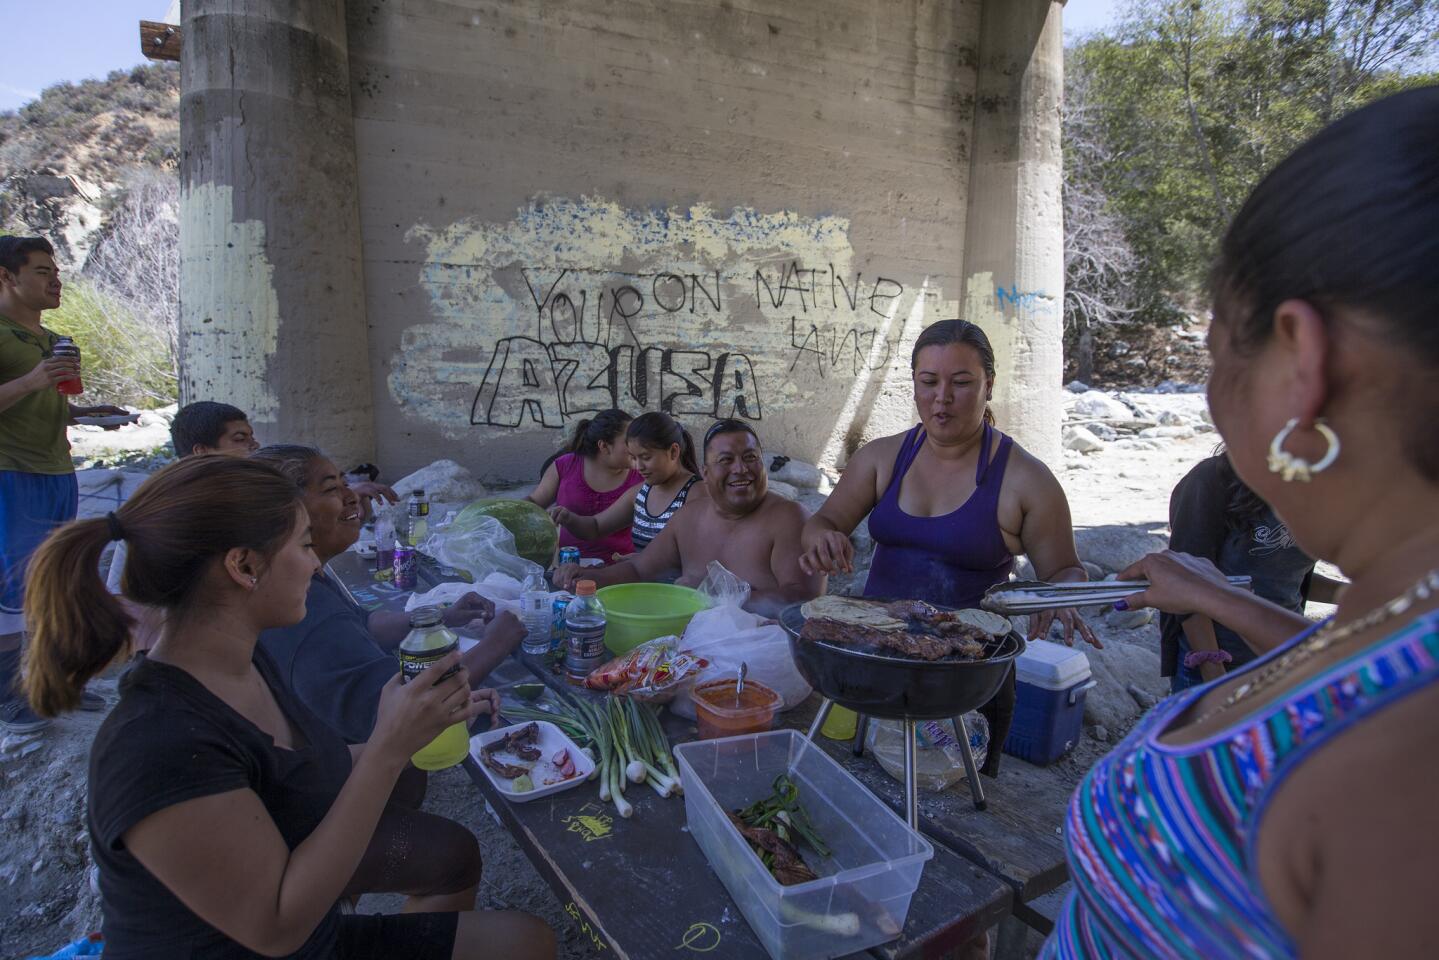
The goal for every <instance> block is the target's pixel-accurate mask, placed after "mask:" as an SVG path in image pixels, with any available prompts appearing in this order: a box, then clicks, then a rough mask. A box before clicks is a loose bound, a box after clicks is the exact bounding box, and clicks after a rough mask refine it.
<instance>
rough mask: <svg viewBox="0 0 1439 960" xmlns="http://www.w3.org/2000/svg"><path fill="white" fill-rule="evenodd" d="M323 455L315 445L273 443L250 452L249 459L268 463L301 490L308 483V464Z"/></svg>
mask: <svg viewBox="0 0 1439 960" xmlns="http://www.w3.org/2000/svg"><path fill="white" fill-rule="evenodd" d="M324 456H325V454H324V451H322V450H320V449H318V448H317V447H306V446H303V445H301V444H298V443H275V444H271V445H270V446H268V447H261V448H260V449H258V450H256V451H255V452H254V453H252V454H250V459H251V460H259V461H260V462H262V463H266V464H269V465H270V466H271V467H272V468H273V469H275V470H276V471H278V472H279V473H280V474H281V475H282V476H284V477H285V479H287V480H289V481H290V482H291V483H293V484H294V485H295V486H297V487H299V488H300V489H301V490H303V489H305V488H306V487H308V486H309V485H310V479H311V477H310V464H312V463H314V462H315V461H316V460H320V459H322V458H323V457H324Z"/></svg>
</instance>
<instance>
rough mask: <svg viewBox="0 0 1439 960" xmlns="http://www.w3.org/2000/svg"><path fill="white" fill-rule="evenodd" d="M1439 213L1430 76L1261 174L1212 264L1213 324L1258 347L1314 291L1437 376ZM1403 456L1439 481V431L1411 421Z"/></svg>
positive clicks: (1431, 406) (1438, 410)
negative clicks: (1284, 310)
mask: <svg viewBox="0 0 1439 960" xmlns="http://www.w3.org/2000/svg"><path fill="white" fill-rule="evenodd" d="M1436 223H1439V86H1428V87H1421V88H1419V89H1417V90H1409V91H1406V92H1404V93H1397V94H1394V95H1393V96H1390V97H1385V98H1384V99H1382V100H1378V101H1376V102H1374V103H1371V104H1369V105H1368V106H1366V107H1363V108H1361V109H1359V110H1356V111H1354V112H1353V113H1351V114H1349V115H1348V116H1346V117H1343V118H1342V119H1340V120H1337V121H1335V122H1334V123H1331V124H1330V125H1329V126H1327V127H1325V128H1324V129H1323V130H1321V131H1320V132H1319V133H1317V134H1315V135H1314V136H1313V137H1311V138H1310V139H1309V140H1307V141H1305V142H1304V143H1303V144H1302V145H1300V147H1299V148H1298V149H1297V150H1295V151H1294V152H1293V153H1291V154H1290V155H1289V156H1288V157H1287V158H1285V159H1284V161H1283V162H1281V163H1280V164H1279V165H1278V166H1277V167H1275V168H1274V169H1273V170H1272V171H1270V173H1269V175H1268V176H1266V177H1265V178H1264V179H1263V180H1261V181H1260V183H1259V186H1257V187H1255V188H1254V191H1253V192H1252V193H1251V194H1250V195H1249V199H1248V200H1246V201H1245V202H1244V206H1243V207H1242V208H1241V209H1240V211H1239V214H1238V215H1237V216H1236V217H1235V218H1234V222H1233V223H1231V224H1230V225H1229V229H1228V231H1226V232H1225V234H1224V240H1223V241H1222V243H1221V244H1220V251H1219V257H1218V259H1217V260H1216V262H1215V264H1214V269H1213V270H1212V271H1211V273H1210V278H1209V284H1210V293H1211V296H1212V297H1213V300H1214V321H1215V324H1216V325H1217V326H1222V327H1223V328H1224V330H1225V331H1226V332H1227V334H1228V336H1229V343H1230V344H1231V345H1232V347H1233V348H1234V349H1235V350H1236V351H1239V352H1240V353H1253V352H1254V351H1256V350H1258V349H1260V348H1261V347H1263V346H1264V344H1265V343H1267V342H1268V340H1269V338H1270V336H1271V335H1272V334H1273V330H1274V311H1275V309H1276V308H1277V307H1278V306H1279V305H1280V304H1281V303H1283V302H1284V301H1285V300H1289V299H1302V300H1306V301H1308V302H1309V303H1311V304H1313V305H1314V307H1315V308H1316V309H1317V310H1319V311H1320V312H1321V313H1324V314H1325V315H1326V317H1328V315H1329V311H1330V310H1332V309H1333V308H1335V307H1347V308H1350V309H1353V310H1359V311H1363V312H1365V313H1366V314H1369V315H1372V316H1373V317H1374V318H1375V319H1376V320H1377V321H1378V322H1379V323H1380V324H1382V325H1383V327H1384V329H1385V333H1386V336H1387V339H1388V340H1389V341H1390V342H1392V343H1395V344H1397V345H1400V346H1402V347H1403V348H1404V349H1405V350H1406V351H1407V352H1408V353H1409V354H1410V355H1412V356H1414V357H1416V358H1417V359H1418V360H1419V361H1420V362H1421V363H1423V364H1424V365H1426V366H1427V367H1428V368H1429V369H1430V372H1429V373H1428V374H1427V376H1430V377H1432V376H1433V375H1434V373H1433V367H1434V366H1435V365H1436V364H1439V323H1435V322H1434V312H1435V310H1436V309H1439V269H1436V266H1435V265H1436V263H1439V230H1436V229H1435V224H1436ZM1330 319H1332V318H1330ZM1425 394H1427V396H1425ZM1410 396H1411V398H1412V396H1413V394H1412V393H1411V394H1410ZM1419 399H1420V407H1421V409H1420V410H1418V411H1416V413H1415V422H1416V423H1421V424H1423V423H1432V422H1433V419H1434V418H1435V417H1436V416H1439V396H1436V394H1435V392H1434V391H1432V390H1428V391H1422V392H1421V396H1420V398H1419ZM1405 454H1406V456H1408V457H1409V458H1410V460H1411V461H1412V462H1413V463H1414V464H1415V465H1416V466H1417V467H1418V468H1419V470H1420V471H1421V472H1422V473H1423V474H1424V476H1426V477H1427V478H1429V479H1430V480H1439V433H1436V432H1435V431H1434V430H1432V429H1424V428H1417V429H1413V430H1409V431H1407V440H1406V449H1405Z"/></svg>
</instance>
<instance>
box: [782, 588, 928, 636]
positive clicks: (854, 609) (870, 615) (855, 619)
mask: <svg viewBox="0 0 1439 960" xmlns="http://www.w3.org/2000/svg"><path fill="white" fill-rule="evenodd" d="M799 612H800V613H802V614H804V618H805V619H806V620H836V621H838V622H840V623H852V624H855V625H857V626H861V627H868V628H869V629H871V630H903V629H904V628H905V623H904V621H903V620H897V619H895V618H894V617H891V616H890V615H889V613H888V612H887V611H886V610H885V609H884V607H883V606H881V605H880V604H878V603H874V602H873V601H870V600H861V599H859V598H858V597H839V596H829V595H826V596H823V597H815V598H814V599H813V600H811V601H810V602H809V603H806V604H805V605H804V606H802V607H800V608H799Z"/></svg>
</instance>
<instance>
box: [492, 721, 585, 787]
mask: <svg viewBox="0 0 1439 960" xmlns="http://www.w3.org/2000/svg"><path fill="white" fill-rule="evenodd" d="M470 754H471V755H472V756H473V757H474V758H475V759H476V760H478V761H479V764H480V769H481V770H483V771H485V776H486V777H488V778H489V780H490V783H492V784H494V786H495V789H496V790H498V791H500V793H502V794H504V795H505V797H506V798H507V799H509V800H512V801H514V802H515V803H525V802H526V801H529V800H537V799H539V798H540V797H548V796H550V795H551V794H554V793H559V792H560V791H561V790H568V789H569V788H570V787H573V786H577V785H579V784H581V783H583V782H584V781H585V780H586V779H587V778H588V777H589V775H590V773H591V772H593V771H594V769H595V762H594V761H593V760H591V759H590V757H589V755H588V754H586V753H585V752H584V751H583V750H581V749H580V748H579V747H578V746H576V745H575V742H574V741H573V740H571V739H570V738H569V737H567V736H565V735H564V733H563V732H562V731H561V730H560V728H559V727H557V726H555V725H554V724H553V723H549V722H548V721H545V720H532V721H530V722H529V723H522V724H516V725H514V726H509V727H501V728H500V729H498V730H489V731H486V732H485V733H481V734H479V735H478V736H475V737H473V738H471V740H470Z"/></svg>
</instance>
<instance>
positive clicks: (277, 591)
mask: <svg viewBox="0 0 1439 960" xmlns="http://www.w3.org/2000/svg"><path fill="white" fill-rule="evenodd" d="M115 540H124V541H125V542H127V543H128V544H129V545H130V555H129V559H128V561H127V565H126V569H125V575H124V579H125V588H126V593H127V594H129V595H131V596H133V597H135V599H136V600H137V601H139V602H141V603H146V604H151V605H154V606H159V607H164V608H165V609H166V610H167V613H168V614H169V615H168V617H167V618H166V627H165V632H164V635H163V636H162V637H161V639H160V640H159V642H157V643H156V644H155V646H154V647H153V648H152V649H151V650H150V652H149V654H148V655H147V656H146V657H145V658H143V659H140V660H138V661H137V662H136V664H135V665H134V666H133V667H132V668H131V669H130V670H129V671H128V672H127V674H126V675H125V677H124V679H123V680H122V683H121V697H120V702H119V704H118V705H117V706H116V708H115V709H114V711H113V712H112V713H111V714H110V716H109V717H107V718H106V720H105V722H104V724H103V725H102V726H101V728H100V732H99V734H98V735H97V737H96V739H95V744H94V746H93V748H92V751H91V757H90V777H89V782H90V794H89V829H90V838H91V848H92V850H93V851H94V855H95V860H96V863H97V865H98V867H99V874H100V892H101V898H102V904H103V913H104V933H105V938H106V948H105V953H106V955H107V956H110V957H114V958H118V960H124V958H140V957H145V958H153V957H159V956H174V955H179V954H181V953H183V954H184V955H186V956H195V955H204V956H207V957H224V958H230V957H235V958H239V957H244V958H249V957H255V956H257V955H266V956H285V955H290V956H295V957H315V958H319V957H342V958H364V957H376V958H378V957H394V956H405V957H417V958H470V957H480V956H482V955H483V956H505V957H526V958H528V957H551V956H553V955H554V938H553V936H552V934H551V933H550V931H549V930H548V928H546V927H545V925H544V924H543V923H542V922H541V921H539V920H537V919H536V918H533V917H529V916H525V915H523V914H518V913H511V912H484V913H476V912H469V911H459V910H457V909H456V907H457V906H458V905H457V904H451V905H450V906H449V907H448V909H446V910H444V911H442V912H415V913H409V914H405V915H399V916H369V917H362V916H342V915H341V913H340V909H339V900H340V898H341V896H342V895H343V894H344V893H345V892H346V890H347V889H348V888H349V887H350V885H351V883H352V880H353V878H354V876H355V874H356V872H357V870H358V869H359V868H360V867H361V865H362V863H363V861H364V859H365V855H366V851H367V848H368V847H369V845H370V842H371V837H372V835H373V834H374V832H375V829H376V825H377V824H378V823H379V822H380V820H381V816H382V815H383V813H384V811H385V806H386V803H387V801H388V799H389V797H390V793H391V791H392V789H393V788H394V785H395V781H396V778H397V777H398V776H399V774H400V771H401V770H403V769H404V768H405V765H406V764H407V763H408V761H409V758H410V755H411V754H413V753H414V752H415V751H416V750H418V749H420V748H421V747H422V746H424V745H425V744H426V743H428V742H429V741H430V740H432V739H433V738H434V737H435V736H436V735H437V734H438V733H439V732H440V731H441V730H443V729H444V728H445V727H446V726H448V725H450V724H452V723H455V722H457V721H459V722H463V721H467V720H469V719H470V718H472V717H474V716H476V715H478V714H480V713H482V712H485V711H487V710H489V709H491V706H492V701H491V699H490V697H489V696H488V693H487V692H480V691H475V692H472V691H470V689H469V684H468V677H467V675H466V671H465V670H464V668H463V667H461V666H460V665H459V656H458V655H457V654H453V653H452V654H450V655H449V656H447V657H445V658H443V659H441V660H440V661H439V662H437V663H436V664H435V665H434V668H433V670H432V671H430V672H429V673H427V674H426V675H427V676H429V675H435V676H440V675H443V674H445V672H446V671H448V670H451V669H452V668H453V669H454V670H455V672H454V674H453V675H451V676H447V677H444V678H443V679H441V680H439V682H431V683H425V682H413V683H409V684H405V685H403V686H402V685H401V684H400V680H399V677H398V676H396V677H395V678H394V679H393V680H392V681H391V682H390V683H389V684H387V685H386V687H385V689H384V692H383V694H382V696H381V700H380V708H379V714H378V717H377V720H376V723H375V729H374V733H373V735H372V736H371V738H370V740H369V742H368V743H366V744H363V745H357V746H354V747H349V748H347V747H346V746H345V743H344V741H343V740H342V739H340V737H339V736H338V735H337V734H336V733H334V732H333V731H332V730H330V729H329V728H328V727H326V726H325V725H324V724H323V723H321V722H320V721H318V720H317V719H316V718H315V716H314V714H312V713H311V712H310V711H309V710H307V709H306V708H305V706H304V704H302V703H301V702H300V701H299V700H297V699H296V698H295V697H294V696H293V695H292V694H291V693H290V692H289V691H288V690H287V689H286V688H285V686H284V684H283V683H281V682H280V681H279V678H278V676H277V674H276V671H275V667H274V664H273V663H272V661H271V660H270V658H269V657H268V656H267V655H266V654H265V653H264V651H263V650H260V649H258V648H257V646H256V638H257V637H258V635H259V632H260V631H261V630H262V629H264V628H266V627H271V626H279V625H283V624H286V623H292V622H294V621H296V620H298V619H299V618H300V617H302V616H303V615H304V611H305V593H306V589H307V587H308V584H309V578H310V575H311V574H313V573H314V572H315V571H316V570H318V568H319V562H318V560H317V559H316V557H315V554H314V551H313V549H312V548H311V540H310V524H309V518H308V516H307V514H306V512H305V509H304V506H303V503H302V502H301V498H300V492H299V491H298V490H297V489H296V488H295V487H294V486H293V485H292V484H291V483H290V482H289V481H288V480H286V479H285V478H284V477H282V476H281V475H280V474H278V473H276V472H275V471H274V470H273V469H272V468H270V467H268V466H266V465H264V464H261V463H256V462H254V461H249V460H237V459H231V458H228V457H201V458H196V459H193V460H185V461H181V462H179V463H177V464H174V465H172V466H170V467H168V468H166V469H165V470H163V471H161V472H160V473H158V474H156V475H155V476H154V477H152V478H151V479H149V480H147V481H146V482H145V483H144V484H143V485H141V487H140V489H139V490H138V491H136V493H135V495H134V496H133V497H132V498H131V499H130V500H129V501H128V502H127V503H126V504H124V505H123V506H122V507H120V508H119V510H117V511H116V512H114V513H111V514H109V515H108V516H106V517H104V518H100V519H94V520H83V521H80V522H77V523H73V524H70V525H68V526H66V527H64V528H62V529H61V530H59V531H57V532H56V533H54V534H53V535H52V536H51V537H50V538H49V539H48V540H47V541H46V542H45V543H44V544H43V545H42V546H41V548H40V549H39V551H38V552H37V554H36V556H35V558H34V561H33V563H32V567H31V585H30V592H29V595H28V596H27V598H26V612H27V614H28V616H29V618H30V623H31V625H32V630H33V636H32V640H31V644H30V647H29V650H28V652H27V658H26V671H25V692H26V694H27V696H28V698H29V700H30V702H31V705H32V706H33V707H34V709H35V710H36V711H37V712H39V713H40V714H42V715H53V714H55V713H57V712H59V711H62V710H68V709H72V708H73V707H74V706H75V705H76V703H77V702H78V699H79V693H80V688H81V686H82V685H83V683H84V682H85V681H86V680H88V679H89V678H90V677H91V676H93V675H94V674H95V673H97V672H98V671H100V670H102V669H103V668H104V667H105V666H106V665H107V664H108V663H110V662H111V661H112V660H114V659H115V658H116V656H117V655H119V654H121V653H122V652H123V650H124V647H125V645H126V642H127V639H128V628H129V623H128V617H127V616H126V614H125V612H124V610H123V608H122V607H121V606H120V605H119V602H118V601H117V600H116V599H115V598H114V597H113V596H112V595H111V594H110V593H109V592H108V591H107V590H106V589H105V586H104V584H103V583H102V582H101V581H100V578H99V574H98V571H97V567H96V562H97V560H98V558H99V555H100V553H101V551H102V550H103V549H104V548H105V546H106V545H107V544H108V543H110V542H112V541H115ZM417 846H418V845H417ZM416 854H417V855H421V856H422V855H423V850H422V849H417V851H416ZM217 865H224V867H223V869H217ZM468 893H469V895H470V896H471V897H472V896H473V888H471V890H470V891H468ZM436 899H438V898H436ZM472 902H473V901H472V900H471V901H470V903H471V904H472ZM412 906H414V907H415V908H417V910H428V911H434V910H435V904H433V903H429V904H426V903H419V904H412Z"/></svg>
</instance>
